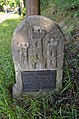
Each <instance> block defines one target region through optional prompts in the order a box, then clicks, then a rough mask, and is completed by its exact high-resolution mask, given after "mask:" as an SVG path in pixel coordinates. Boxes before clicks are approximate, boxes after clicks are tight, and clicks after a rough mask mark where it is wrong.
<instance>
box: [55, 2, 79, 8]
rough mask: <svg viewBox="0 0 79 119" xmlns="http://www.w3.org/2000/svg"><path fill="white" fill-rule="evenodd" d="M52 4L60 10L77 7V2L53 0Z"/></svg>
mask: <svg viewBox="0 0 79 119" xmlns="http://www.w3.org/2000/svg"><path fill="white" fill-rule="evenodd" d="M54 3H55V4H57V6H58V7H59V8H61V9H62V10H72V9H77V8H78V7H79V0H54Z"/></svg>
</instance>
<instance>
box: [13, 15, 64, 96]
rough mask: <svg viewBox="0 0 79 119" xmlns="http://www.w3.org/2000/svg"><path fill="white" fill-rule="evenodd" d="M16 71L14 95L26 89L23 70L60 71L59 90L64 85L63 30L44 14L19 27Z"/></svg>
mask: <svg viewBox="0 0 79 119" xmlns="http://www.w3.org/2000/svg"><path fill="white" fill-rule="evenodd" d="M12 55H13V61H14V67H15V73H16V84H15V85H14V87H13V95H14V96H19V95H21V93H22V92H23V82H22V76H21V72H24V71H41V70H56V89H57V90H59V89H60V88H61V87H62V73H63V70H62V66H63V57H64V36H63V33H62V31H61V29H60V28H59V27H58V26H57V25H56V24H55V23H54V22H52V21H51V20H50V19H48V18H46V17H43V16H30V17H28V18H26V19H25V20H23V21H22V23H21V24H20V25H19V26H18V27H17V28H16V30H15V32H14V34H13V40H12Z"/></svg>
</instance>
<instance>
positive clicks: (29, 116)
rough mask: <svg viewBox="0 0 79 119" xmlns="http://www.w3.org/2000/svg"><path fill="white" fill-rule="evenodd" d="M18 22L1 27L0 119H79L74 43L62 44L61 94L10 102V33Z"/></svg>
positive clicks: (18, 20) (76, 61)
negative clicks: (63, 60)
mask: <svg viewBox="0 0 79 119" xmlns="http://www.w3.org/2000/svg"><path fill="white" fill-rule="evenodd" d="M20 21H21V20H20V19H11V20H6V21H5V22H3V23H1V24H0V119H79V90H78V85H77V83H76V79H78V78H76V77H75V75H76V76H77V75H78V74H76V73H77V72H76V69H77V68H78V64H79V60H78V59H79V58H78V57H79V55H78V56H77V57H76V58H75V56H74V51H76V52H75V53H78V49H77V48H75V46H74V43H73V42H68V43H67V44H65V45H66V46H65V63H64V77H63V89H62V92H61V94H59V95H57V94H55V93H53V92H51V93H48V94H47V95H43V94H39V93H38V94H37V95H36V96H35V95H29V96H23V97H21V98H19V99H17V100H16V99H14V98H12V95H11V94H12V90H11V87H12V85H13V84H14V83H15V75H14V74H15V73H14V67H13V61H12V54H11V40H12V34H13V31H14V29H15V28H16V26H17V25H18V24H19V22H20ZM72 49H73V50H72ZM69 51H70V52H69ZM69 53H70V54H69ZM70 56H72V57H70ZM73 56H74V57H73ZM70 58H71V60H69V59H70ZM75 66H76V67H75ZM71 69H73V71H74V72H72V70H71Z"/></svg>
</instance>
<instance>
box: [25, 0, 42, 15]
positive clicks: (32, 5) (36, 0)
mask: <svg viewBox="0 0 79 119" xmlns="http://www.w3.org/2000/svg"><path fill="white" fill-rule="evenodd" d="M31 15H40V0H26V16H31Z"/></svg>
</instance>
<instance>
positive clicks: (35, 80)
mask: <svg viewBox="0 0 79 119" xmlns="http://www.w3.org/2000/svg"><path fill="white" fill-rule="evenodd" d="M21 75H22V83H23V91H24V92H34V91H39V90H40V89H41V90H53V89H55V88H56V71H51V70H46V71H24V72H22V73H21Z"/></svg>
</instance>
